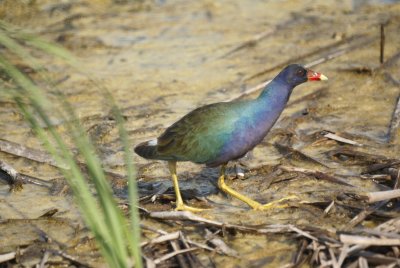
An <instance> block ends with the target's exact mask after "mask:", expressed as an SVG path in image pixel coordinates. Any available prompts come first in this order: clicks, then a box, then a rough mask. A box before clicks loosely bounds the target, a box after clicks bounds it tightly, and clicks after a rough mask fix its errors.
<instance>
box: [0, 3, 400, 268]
mask: <svg viewBox="0 0 400 268" xmlns="http://www.w3.org/2000/svg"><path fill="white" fill-rule="evenodd" d="M37 5H38V7H37V9H35V10H34V11H31V12H34V13H35V12H36V13H35V14H38V15H37V16H32V17H29V16H27V17H25V19H24V18H22V17H20V18H19V19H18V18H13V20H14V22H17V23H18V24H20V25H23V26H29V27H32V28H33V29H34V30H35V31H37V32H38V33H40V34H42V35H44V36H45V37H47V38H49V39H50V40H55V41H58V42H59V43H60V44H61V45H63V46H66V47H67V48H69V49H71V50H72V51H73V52H74V53H75V54H76V55H77V56H78V57H79V59H80V60H81V62H82V65H83V66H84V69H86V70H87V71H88V72H90V74H91V75H93V76H94V77H95V78H96V79H97V80H98V82H99V83H101V84H102V85H103V86H106V87H107V88H108V89H109V90H110V91H111V92H112V94H113V95H114V97H115V98H116V99H117V101H118V103H119V105H120V106H121V108H122V110H123V114H124V116H125V117H126V118H127V125H126V126H127V129H128V131H129V133H130V138H131V140H132V143H134V144H136V143H139V142H142V141H145V140H147V139H150V138H153V137H156V136H157V135H159V134H160V133H162V131H163V129H164V128H165V127H168V126H169V125H170V124H171V123H173V122H174V121H176V120H177V119H179V118H180V117H182V116H183V115H184V114H186V113H187V112H189V111H191V110H192V109H194V108H195V107H198V106H200V105H204V104H208V103H212V102H219V101H224V100H227V99H232V98H235V97H237V96H239V95H240V94H241V93H242V92H243V91H244V90H246V89H249V88H251V87H253V86H255V85H257V84H259V83H261V82H263V81H265V80H268V79H270V78H273V76H274V75H276V73H277V72H279V70H280V69H281V65H282V64H283V65H285V63H286V62H291V61H295V62H298V63H302V64H306V63H310V62H313V61H314V60H316V59H319V58H321V57H325V56H326V55H328V54H330V53H333V52H335V50H336V49H341V48H344V49H346V48H348V47H349V46H351V45H356V44H358V45H359V46H358V47H357V48H356V49H352V50H350V51H349V52H348V53H345V54H343V55H342V56H340V57H337V58H335V59H332V60H329V61H327V62H325V63H322V64H319V65H317V66H314V67H312V69H314V70H316V71H319V72H322V73H324V74H325V75H326V76H328V77H329V80H328V81H327V82H326V83H307V84H304V85H301V86H299V87H298V88H296V89H295V91H294V93H293V95H292V96H291V99H290V101H289V104H288V107H287V108H286V109H285V111H284V112H283V114H282V115H281V117H280V120H279V121H278V123H277V124H276V125H275V127H274V129H273V130H272V131H271V132H270V134H269V135H268V136H267V137H266V139H265V140H264V142H263V143H262V144H260V145H259V146H257V147H256V148H255V149H254V151H253V152H252V153H251V154H250V156H249V157H248V158H245V159H244V160H243V161H241V162H242V163H241V164H242V165H243V167H244V169H245V170H246V175H245V177H246V179H245V180H241V179H236V180H228V184H229V185H231V186H232V187H233V188H235V189H236V190H238V191H240V192H242V193H245V194H247V195H249V196H251V197H253V198H255V199H257V200H258V201H260V202H263V203H264V202H269V201H272V200H277V199H279V198H282V197H285V196H287V195H289V194H297V195H298V196H299V197H300V198H301V199H302V200H305V201H307V202H309V203H313V202H314V203H316V202H322V203H327V204H329V203H330V202H331V201H332V200H334V199H336V197H337V196H338V195H339V194H340V193H342V192H344V191H354V189H353V190H349V189H348V188H346V187H345V186H342V185H339V184H334V183H330V182H327V181H323V180H316V179H315V178H314V177H310V176H305V175H299V174H294V175H293V174H290V173H288V172H283V173H281V174H278V173H277V175H276V177H271V176H270V174H274V173H272V171H273V169H274V167H275V166H277V165H278V164H283V165H289V166H297V167H302V168H309V169H316V170H322V171H326V172H328V173H332V174H334V173H337V174H342V175H351V177H346V179H347V180H348V182H350V183H352V184H353V185H356V186H357V188H356V191H375V190H378V189H379V188H378V186H377V185H376V183H374V182H372V181H366V180H361V179H360V178H359V176H358V175H359V173H360V172H361V171H363V170H364V169H365V168H366V166H367V165H368V162H366V161H364V162H363V161H359V162H356V163H353V162H351V161H350V160H348V159H345V158H341V159H342V160H338V159H337V158H333V157H331V156H329V154H328V153H327V152H329V151H332V150H337V149H340V148H350V149H352V150H356V151H361V152H365V153H369V154H376V155H381V156H385V157H386V158H388V159H392V158H393V159H398V158H399V152H400V132H399V130H397V132H396V133H395V135H394V137H393V142H392V143H388V142H387V134H388V128H389V126H390V123H391V118H392V113H393V110H394V108H395V105H396V99H397V96H399V86H398V84H396V83H395V82H393V81H399V80H400V75H399V73H400V72H399V66H400V64H399V63H398V62H396V63H395V64H393V65H392V66H390V67H385V68H380V69H379V68H378V67H379V24H380V22H381V21H383V20H387V19H389V18H390V24H389V25H388V26H387V27H386V46H385V58H386V59H388V58H390V57H391V56H393V55H394V54H395V53H398V52H399V50H400V47H399V45H398V44H400V34H399V33H400V32H399V29H400V27H399V24H400V17H399V15H398V14H400V13H399V12H400V5H399V4H389V5H374V6H368V5H359V4H358V2H357V1H341V3H340V4H337V2H336V1H312V2H303V3H302V4H299V3H298V2H297V1H279V2H278V1H253V2H251V3H249V2H244V1H218V2H216V1H208V0H204V1H165V2H164V1H159V2H156V3H153V2H144V3H141V4H140V3H136V4H125V5H108V4H106V3H100V2H97V3H96V4H89V3H87V2H85V1H77V2H76V1H74V2H71V5H70V7H69V8H68V9H62V8H60V9H55V11H53V12H54V13H50V11H49V10H50V7H53V6H51V5H52V3H50V2H46V1H43V2H41V1H39V3H38V4H37ZM355 6H356V7H357V8H355ZM55 7H56V6H54V8H55ZM76 14H81V15H80V17H74V15H76ZM39 15H40V16H39ZM68 17H72V18H74V19H72V20H65V19H66V18H68ZM27 18H28V19H27ZM266 31H271V34H270V35H268V36H267V37H266V38H264V39H261V40H259V41H257V42H256V43H255V44H253V45H250V46H248V47H245V48H243V49H239V50H237V51H233V50H234V49H235V48H237V47H238V46H239V45H241V44H243V43H244V42H246V41H248V40H252V39H253V38H254V37H255V36H257V35H259V34H260V33H264V32H266ZM359 35H360V36H361V35H362V36H361V37H358V36H359ZM364 36H365V37H364ZM346 40H347V41H346ZM361 44H363V45H361ZM42 60H43V62H44V63H45V64H46V67H47V68H48V69H49V70H50V72H51V73H52V75H53V76H54V77H53V78H54V79H55V80H58V79H63V81H62V82H61V83H60V84H58V88H59V89H60V90H62V91H63V92H64V93H65V94H66V95H67V98H68V100H69V101H70V102H71V103H72V104H73V106H74V108H75V109H76V112H77V114H78V115H79V116H80V117H81V118H82V120H83V125H84V127H85V128H86V129H87V131H88V133H89V134H90V135H91V136H92V137H93V139H94V141H95V143H96V145H97V146H98V148H99V152H100V153H101V157H102V160H103V161H104V164H105V165H106V166H107V167H108V168H109V169H110V170H113V171H114V172H117V173H121V174H122V175H123V172H124V171H123V159H122V154H121V152H120V145H119V143H118V140H117V139H118V133H117V129H116V128H115V125H114V123H113V122H112V120H111V121H110V120H109V118H108V115H109V106H108V105H107V100H106V99H104V98H103V96H102V94H101V93H100V90H99V89H98V88H97V87H96V86H95V85H93V84H92V83H90V82H89V81H88V77H87V76H85V75H82V74H77V73H76V71H73V70H71V69H69V68H66V67H65V66H64V65H63V64H62V63H60V62H54V61H53V60H52V59H50V58H47V57H46V56H43V59H42ZM354 66H356V67H357V66H362V67H367V68H370V69H374V70H375V71H374V72H372V74H370V73H368V72H367V73H357V72H355V71H351V70H349V69H351V68H353V67H354ZM38 78H39V77H38ZM64 78H65V79H64ZM393 79H394V80H393ZM46 91H47V92H49V94H51V92H52V88H46ZM257 93H258V92H256V93H254V94H252V95H251V96H249V97H255V96H256V95H257ZM310 93H316V95H315V97H310V98H303V97H304V96H307V95H308V94H310ZM0 125H1V129H2V134H1V138H2V139H5V140H9V141H13V142H16V143H20V144H23V145H25V146H28V147H32V148H36V149H41V147H40V143H39V142H38V141H37V139H36V138H35V136H34V135H33V133H32V132H31V131H30V129H29V128H28V126H27V124H26V123H24V121H23V118H22V116H21V114H20V113H19V112H18V110H17V108H16V106H15V105H13V104H12V103H5V102H4V104H2V105H1V106H0ZM58 129H59V130H60V131H61V132H63V131H65V130H64V128H63V126H62V122H59V125H58ZM324 130H325V131H330V132H335V133H337V134H338V135H340V136H343V137H347V138H349V139H352V140H355V141H357V142H359V143H362V144H364V145H365V146H363V147H354V146H350V145H343V144H341V143H338V142H336V141H332V140H327V139H324V138H323V137H322V138H321V137H320V136H318V135H317V134H318V133H320V132H321V131H324ZM66 134H67V133H66ZM318 137H319V138H318ZM316 141H318V142H316ZM275 142H278V143H281V144H286V145H289V146H290V147H293V148H295V149H297V150H299V151H301V152H302V153H304V154H306V155H308V156H310V157H312V158H313V159H315V160H318V161H319V162H321V163H323V164H324V165H325V166H328V167H329V168H327V167H324V166H323V165H319V164H316V162H315V161H314V162H313V161H311V160H309V159H308V160H305V159H304V158H300V159H299V157H295V156H293V154H292V155H286V154H282V153H281V152H279V150H277V148H276V147H275V146H274V145H273V144H274V143H275ZM71 146H72V145H71ZM0 159H2V160H3V161H6V162H8V163H10V164H12V166H13V167H14V168H16V169H17V170H18V171H20V172H23V173H26V174H30V175H32V176H34V177H38V178H40V179H44V180H48V181H51V182H52V183H53V181H52V180H53V179H55V178H59V174H58V172H57V171H56V170H55V169H54V168H52V167H51V166H48V165H44V164H38V163H35V162H33V161H30V160H26V159H23V158H18V157H13V156H10V155H8V154H6V153H0ZM343 159H345V160H343ZM149 163H151V162H150V161H147V160H145V159H142V158H140V157H138V156H135V164H137V167H138V168H139V174H138V180H139V181H141V182H142V181H143V182H150V183H151V182H158V181H166V183H167V184H168V183H170V182H169V178H168V177H169V174H168V169H167V168H166V165H165V164H164V163H162V162H157V161H155V162H153V164H151V165H149ZM178 173H179V176H180V178H181V179H182V180H185V179H187V180H188V183H187V185H188V186H187V187H188V189H189V192H190V190H191V189H193V188H196V187H197V184H196V183H195V182H196V180H197V181H198V180H201V181H205V180H204V179H205V178H207V179H208V180H207V183H206V185H205V186H204V187H205V189H206V192H207V191H210V192H213V191H215V189H216V188H215V181H216V178H217V176H218V170H216V169H209V168H204V167H202V166H199V165H195V164H191V163H179V164H178ZM229 174H230V178H234V176H235V175H234V170H233V168H230V169H229ZM274 178H275V181H279V182H275V183H272V184H270V185H269V184H267V183H266V181H268V180H271V179H274ZM0 183H3V182H0ZM54 184H56V185H58V184H57V183H56V182H54ZM165 187H166V188H168V187H170V184H168V185H167V186H165ZM8 188H9V187H8V185H7V184H6V183H5V182H4V183H3V184H0V220H7V219H37V218H38V217H39V216H41V215H42V214H43V213H45V212H46V211H48V210H49V209H52V208H56V209H58V212H57V214H56V216H57V217H59V218H62V219H65V220H66V221H67V222H68V224H69V225H67V227H65V228H62V229H60V232H62V235H61V236H62V237H61V238H58V239H59V240H60V241H63V243H64V242H65V243H66V244H67V245H68V246H71V247H72V245H73V244H74V243H73V242H71V241H75V240H74V239H75V237H74V234H72V233H71V232H70V231H69V230H70V229H69V228H70V227H69V226H70V225H73V226H78V225H79V224H81V221H80V218H79V212H78V211H77V209H76V206H75V205H74V204H73V199H72V197H71V196H70V195H69V194H68V192H67V193H66V194H58V195H54V194H52V193H53V192H51V191H50V190H49V189H47V188H43V187H38V186H35V185H25V186H24V189H23V191H21V192H18V193H9V192H8ZM157 190H159V189H157V188H156V189H155V190H154V191H157ZM56 192H57V191H56ZM167 193H168V192H167ZM153 194H154V192H153ZM118 196H119V197H120V198H122V199H123V196H124V195H123V191H122V194H121V195H118ZM207 199H208V203H209V205H210V206H211V207H213V209H212V210H209V211H206V212H204V213H201V215H202V216H204V217H207V218H210V219H216V220H220V221H225V222H229V223H243V224H250V225H263V224H275V223H292V224H297V225H315V226H321V227H324V228H335V229H345V228H346V225H347V224H348V222H349V221H350V220H351V218H352V217H353V216H354V214H353V213H349V211H346V210H343V211H342V210H340V208H338V209H337V213H336V214H333V215H332V214H330V215H329V216H327V217H326V216H324V215H323V208H318V207H317V206H313V205H307V204H302V205H299V204H296V202H293V204H292V207H291V208H288V209H274V210H271V211H265V212H255V211H251V210H249V209H248V208H247V206H246V205H245V204H243V203H241V202H239V201H237V200H233V199H231V198H229V197H227V196H225V195H223V194H221V193H218V194H213V195H208V196H207ZM190 202H193V203H195V204H196V205H202V202H201V201H195V200H193V199H192V200H191V201H190ZM142 205H143V206H144V207H146V208H147V209H149V210H170V209H172V208H173V203H169V202H165V200H164V201H163V202H161V203H157V202H156V203H155V204H152V203H146V204H145V203H143V204H142ZM360 206H363V204H360ZM30 224H35V222H33V223H32V222H31V223H30ZM4 226H5V227H4ZM2 227H4V228H6V229H7V230H9V231H12V230H13V235H9V233H4V232H0V241H4V240H3V239H5V238H7V241H8V242H7V245H2V246H1V244H0V253H1V252H8V251H9V250H10V247H12V246H13V245H14V246H15V245H22V244H23V245H26V244H29V243H30V241H32V240H29V239H33V238H29V236H28V235H26V234H25V232H24V229H23V228H22V229H21V227H20V226H19V225H13V226H11V227H10V226H9V225H4V223H2V224H0V228H2ZM164 227H165V228H169V227H166V226H164ZM43 228H44V227H43ZM77 228H78V227H77ZM181 228H182V229H183V230H184V231H186V232H187V233H188V235H189V236H190V235H192V236H194V237H196V235H198V234H196V233H195V232H193V231H191V230H190V229H189V228H187V227H181ZM46 230H47V229H46ZM48 230H49V232H50V233H51V234H53V233H52V231H51V228H49V229H48ZM27 232H28V231H27ZM30 232H31V231H29V233H30ZM21 236H26V237H28V238H29V239H28V238H26V239H28V240H29V241H26V240H25V241H23V242H21V240H20V238H21ZM65 237H68V239H66V238H65ZM65 239H66V240H68V242H66V241H64V240H65ZM224 239H225V242H226V243H227V244H228V245H229V246H230V247H232V248H233V249H236V250H237V251H239V253H240V254H241V255H240V256H241V257H240V258H239V259H235V258H231V257H227V256H221V255H213V256H212V257H211V258H212V259H213V261H214V262H215V264H216V265H217V266H222V265H223V266H224V267H238V266H249V265H250V266H258V267H262V266H271V267H276V266H278V265H285V264H287V263H290V261H291V258H292V254H293V253H295V252H296V248H297V245H296V241H295V240H294V239H292V237H286V236H278V235H275V236H270V237H268V236H256V235H242V234H238V235H236V236H229V237H225V238H224ZM92 250H93V248H92V247H88V248H86V251H85V250H84V251H83V252H84V253H86V254H87V255H86V257H87V256H89V255H90V252H91V251H92ZM73 253H74V252H73V251H72V253H71V254H73ZM75 253H76V252H75ZM84 253H81V255H82V256H85V254H84ZM196 254H198V255H199V258H200V259H201V260H202V261H203V262H204V264H205V265H210V263H209V259H208V258H207V257H206V256H207V253H206V252H198V253H196ZM82 258H84V257H82ZM87 261H88V262H90V263H92V264H94V263H97V262H98V261H99V259H98V258H97V257H96V256H95V257H93V258H88V260H87Z"/></svg>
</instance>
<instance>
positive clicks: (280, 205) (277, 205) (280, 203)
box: [254, 195, 300, 210]
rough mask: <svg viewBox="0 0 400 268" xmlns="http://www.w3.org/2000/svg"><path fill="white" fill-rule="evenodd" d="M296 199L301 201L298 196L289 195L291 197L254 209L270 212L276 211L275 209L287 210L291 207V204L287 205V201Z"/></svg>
mask: <svg viewBox="0 0 400 268" xmlns="http://www.w3.org/2000/svg"><path fill="white" fill-rule="evenodd" d="M294 199H300V198H299V197H298V196H296V195H289V196H286V197H284V198H281V199H279V200H275V201H272V202H269V203H267V204H265V205H261V204H260V205H259V206H256V207H254V209H255V210H268V209H274V208H287V207H289V204H287V203H285V201H288V200H294Z"/></svg>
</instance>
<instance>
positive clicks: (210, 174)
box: [137, 167, 219, 199]
mask: <svg viewBox="0 0 400 268" xmlns="http://www.w3.org/2000/svg"><path fill="white" fill-rule="evenodd" d="M218 176H219V169H218V168H208V167H203V168H202V170H201V171H200V172H195V173H193V172H183V173H181V174H179V189H180V191H181V194H182V197H183V198H184V199H193V198H199V197H205V196H208V195H212V194H217V193H218V192H219V189H218V185H217V180H218ZM137 186H138V193H139V196H140V197H145V196H154V195H163V194H171V195H173V194H174V193H175V192H174V186H173V183H172V180H171V178H169V177H166V178H161V179H156V180H154V181H146V182H143V181H139V182H138V184H137Z"/></svg>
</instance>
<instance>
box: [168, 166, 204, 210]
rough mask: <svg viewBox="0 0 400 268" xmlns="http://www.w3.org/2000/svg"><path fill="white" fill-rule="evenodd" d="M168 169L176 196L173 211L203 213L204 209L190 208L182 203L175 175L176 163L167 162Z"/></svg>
mask: <svg viewBox="0 0 400 268" xmlns="http://www.w3.org/2000/svg"><path fill="white" fill-rule="evenodd" d="M168 168H169V171H170V172H171V176H172V181H173V183H174V189H175V196H176V208H175V210H178V211H182V210H187V211H191V212H199V211H203V210H204V209H201V208H194V207H190V206H187V205H185V204H184V203H183V200H182V196H181V191H180V190H179V184H178V176H177V175H176V162H175V161H168Z"/></svg>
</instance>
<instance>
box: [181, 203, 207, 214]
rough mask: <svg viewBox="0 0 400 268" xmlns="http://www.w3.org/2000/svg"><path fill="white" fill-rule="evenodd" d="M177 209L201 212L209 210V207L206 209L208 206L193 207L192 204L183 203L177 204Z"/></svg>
mask: <svg viewBox="0 0 400 268" xmlns="http://www.w3.org/2000/svg"><path fill="white" fill-rule="evenodd" d="M175 210H176V211H190V212H201V211H204V210H208V209H206V208H195V207H191V206H187V205H185V204H182V205H177V206H176V208H175Z"/></svg>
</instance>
